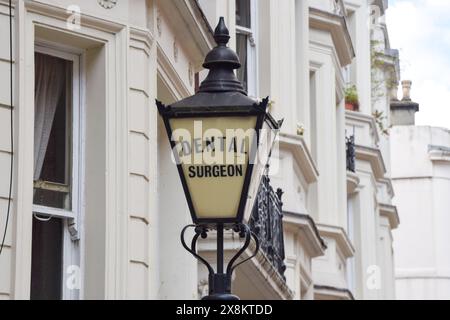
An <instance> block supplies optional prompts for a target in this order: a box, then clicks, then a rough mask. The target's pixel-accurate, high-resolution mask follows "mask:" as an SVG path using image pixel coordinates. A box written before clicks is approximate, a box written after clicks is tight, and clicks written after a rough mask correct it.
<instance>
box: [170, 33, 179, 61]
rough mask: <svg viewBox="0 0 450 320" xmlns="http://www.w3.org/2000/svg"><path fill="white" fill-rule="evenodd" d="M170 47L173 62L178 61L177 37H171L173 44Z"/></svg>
mask: <svg viewBox="0 0 450 320" xmlns="http://www.w3.org/2000/svg"><path fill="white" fill-rule="evenodd" d="M172 48H173V60H175V62H178V54H179V52H178V43H177V39H176V38H174V39H173V46H172Z"/></svg>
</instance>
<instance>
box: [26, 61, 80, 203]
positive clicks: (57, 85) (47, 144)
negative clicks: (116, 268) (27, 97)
mask: <svg viewBox="0 0 450 320" xmlns="http://www.w3.org/2000/svg"><path fill="white" fill-rule="evenodd" d="M71 79H72V63H71V62H70V61H66V60H63V59H60V58H56V57H52V56H49V55H45V54H41V53H36V54H35V123H34V125H35V128H34V134H35V141H34V143H35V152H34V155H35V161H34V165H35V167H34V180H35V181H37V180H39V181H48V182H53V183H58V184H61V185H66V186H70V182H71V157H72V156H71V154H72V150H71V149H72V147H71V131H72V130H71V129H72V126H71V109H72V108H71V101H72V94H71V90H70V88H71V86H72V81H71ZM34 203H35V204H39V205H43V206H49V207H55V208H61V209H66V210H71V201H70V192H69V193H59V192H55V191H50V190H42V189H35V196H34Z"/></svg>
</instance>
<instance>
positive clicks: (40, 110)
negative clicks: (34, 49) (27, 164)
mask: <svg viewBox="0 0 450 320" xmlns="http://www.w3.org/2000/svg"><path fill="white" fill-rule="evenodd" d="M34 58H35V92H34V108H35V109H34V110H35V120H34V180H38V179H39V177H40V175H41V171H42V166H43V164H44V159H45V153H46V151H47V145H48V141H49V138H50V132H51V130H52V126H53V120H54V118H55V112H56V108H57V106H58V103H59V100H60V99H61V95H62V93H63V89H64V88H65V74H66V72H65V70H66V69H65V67H66V66H65V61H64V60H62V59H59V58H56V57H52V56H49V55H45V54H41V53H35V55H34Z"/></svg>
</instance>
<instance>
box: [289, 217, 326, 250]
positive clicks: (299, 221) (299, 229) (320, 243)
mask: <svg viewBox="0 0 450 320" xmlns="http://www.w3.org/2000/svg"><path fill="white" fill-rule="evenodd" d="M283 225H284V227H285V228H286V229H290V230H291V231H293V232H294V233H298V234H299V235H300V236H301V238H303V239H305V240H306V241H301V242H300V245H301V246H304V247H305V249H306V251H307V252H308V253H309V254H310V256H311V258H315V257H319V256H323V255H324V254H325V250H326V249H327V246H326V244H325V241H324V240H323V239H322V237H321V236H320V233H319V230H318V229H317V226H316V223H315V222H314V220H313V219H312V218H311V217H310V216H309V215H307V214H299V213H294V212H286V211H285V212H283Z"/></svg>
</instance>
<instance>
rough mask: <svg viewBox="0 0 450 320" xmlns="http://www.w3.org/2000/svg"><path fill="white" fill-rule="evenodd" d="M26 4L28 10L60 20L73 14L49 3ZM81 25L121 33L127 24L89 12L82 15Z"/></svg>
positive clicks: (27, 2)
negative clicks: (89, 13)
mask: <svg viewBox="0 0 450 320" xmlns="http://www.w3.org/2000/svg"><path fill="white" fill-rule="evenodd" d="M24 5H25V8H26V10H27V11H28V12H33V13H38V14H40V15H43V16H48V17H52V18H55V19H58V20H63V21H66V20H67V19H68V18H69V17H70V15H71V14H70V13H68V12H67V10H66V8H63V7H57V6H54V5H49V4H47V3H41V2H37V1H26V2H24ZM81 26H85V27H90V28H92V29H96V30H100V31H105V32H109V33H114V34H115V33H119V32H120V31H121V30H122V29H123V28H124V27H125V25H123V24H121V23H117V22H115V21H111V20H105V19H101V18H98V17H96V16H92V15H88V14H82V15H81Z"/></svg>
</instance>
